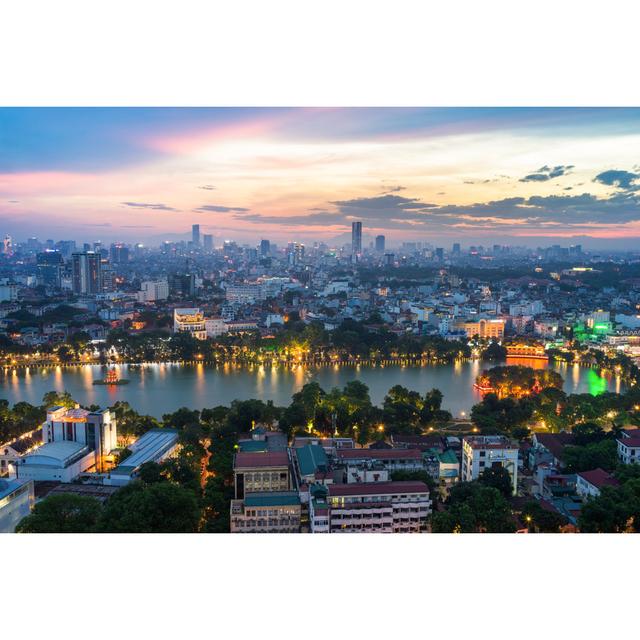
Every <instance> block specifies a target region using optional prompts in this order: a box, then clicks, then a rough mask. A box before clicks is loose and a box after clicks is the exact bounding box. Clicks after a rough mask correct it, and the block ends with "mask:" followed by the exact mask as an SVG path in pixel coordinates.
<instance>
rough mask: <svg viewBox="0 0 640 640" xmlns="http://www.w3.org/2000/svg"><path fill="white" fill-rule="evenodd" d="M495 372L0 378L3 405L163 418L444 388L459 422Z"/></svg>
mask: <svg viewBox="0 0 640 640" xmlns="http://www.w3.org/2000/svg"><path fill="white" fill-rule="evenodd" d="M509 364H524V365H526V366H533V367H535V368H544V367H547V366H549V367H551V368H552V369H554V370H555V371H557V372H558V373H560V375H562V377H563V378H564V380H565V384H564V389H565V391H566V392H567V393H592V394H594V395H595V394H598V393H602V392H603V391H607V390H610V391H616V392H620V391H623V390H624V389H623V386H622V384H621V382H620V378H619V377H613V376H611V377H602V376H601V375H600V374H599V373H598V372H597V371H596V370H595V369H591V368H588V367H581V366H579V365H566V364H552V365H547V363H545V362H544V361H541V360H517V361H516V360H509ZM491 366H493V364H491V363H486V362H479V361H461V362H455V363H451V364H437V365H425V366H398V365H393V366H380V365H378V366H359V365H353V366H348V365H336V366H334V365H329V366H322V367H314V366H306V367H301V366H299V367H297V368H294V369H287V368H284V367H282V366H280V367H277V368H264V367H258V366H254V367H253V368H251V367H241V366H234V365H224V366H219V367H214V366H208V365H204V364H193V365H189V364H164V363H163V364H146V365H126V364H124V365H116V369H117V371H118V374H119V375H120V377H121V378H128V379H129V380H130V383H129V384H128V385H125V386H116V387H114V386H111V387H107V386H94V385H93V381H94V380H95V379H99V378H103V377H104V376H105V373H106V367H102V366H100V365H85V366H77V367H69V368H61V367H53V368H49V369H45V370H42V369H34V368H32V369H30V370H16V371H11V370H5V371H4V372H0V398H6V399H7V400H9V402H10V403H11V404H13V403H15V402H19V401H21V400H24V401H26V402H30V403H31V404H40V403H41V402H42V396H43V395H44V394H45V393H46V392H47V391H51V390H56V391H68V392H69V393H70V394H71V395H72V397H73V398H75V399H76V400H77V401H78V402H80V403H81V404H83V405H90V404H97V405H100V406H103V407H105V406H110V405H112V404H114V403H115V402H116V401H117V400H126V401H127V402H129V403H130V404H131V406H132V407H133V408H134V409H135V410H136V411H138V412H140V413H146V414H150V415H153V416H156V417H158V418H160V417H162V415H163V414H164V413H170V412H172V411H175V410H176V409H178V408H179V407H183V406H186V407H189V408H193V409H202V408H203V407H214V406H216V405H219V404H224V405H228V404H229V403H230V402H231V401H232V400H236V399H237V400H246V399H248V398H260V399H262V400H273V402H274V403H275V404H276V405H287V404H289V402H290V400H291V395H292V394H293V393H295V392H296V391H298V390H299V389H300V388H301V387H302V385H304V384H306V383H307V382H311V381H317V382H318V383H319V384H320V386H322V387H323V388H324V389H325V390H329V389H330V388H331V387H335V386H338V387H342V386H344V385H345V384H346V383H347V382H349V381H350V380H360V381H361V382H364V383H365V384H366V385H367V386H368V387H369V390H370V393H371V400H372V401H373V403H374V404H381V403H382V401H383V399H384V396H385V394H386V392H387V391H388V390H389V389H390V388H391V387H392V386H394V385H396V384H400V385H403V386H405V387H407V388H409V389H411V390H414V391H418V392H420V393H424V392H425V391H427V390H429V389H432V388H434V387H435V388H438V389H440V391H442V393H443V394H444V401H443V408H445V409H448V410H449V411H451V413H452V414H453V415H454V417H462V416H463V414H466V415H468V414H469V411H470V409H471V407H472V406H473V405H474V404H475V403H477V402H479V400H480V398H481V396H480V393H479V392H478V391H477V390H475V389H474V388H473V383H474V380H475V378H476V376H477V375H478V373H480V372H481V371H482V370H483V369H486V368H489V367H491Z"/></svg>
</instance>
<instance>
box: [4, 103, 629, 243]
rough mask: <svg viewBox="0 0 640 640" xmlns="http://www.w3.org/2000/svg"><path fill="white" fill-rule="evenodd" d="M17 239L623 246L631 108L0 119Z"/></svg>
mask: <svg viewBox="0 0 640 640" xmlns="http://www.w3.org/2000/svg"><path fill="white" fill-rule="evenodd" d="M0 131H1V133H2V135H0V220H1V222H2V226H3V230H4V232H5V233H8V234H9V235H11V236H13V237H14V238H16V239H17V240H21V239H22V240H23V239H25V238H27V237H29V236H38V237H40V238H44V237H56V238H60V237H70V238H77V239H80V240H104V241H106V242H109V241H114V240H122V241H128V242H135V241H143V242H147V243H155V244H159V243H160V242H162V240H164V239H167V240H178V239H185V240H186V239H188V238H189V237H190V233H189V226H190V225H195V224H197V225H199V226H200V228H201V233H202V234H203V236H204V235H205V234H206V235H212V236H213V241H214V243H215V244H220V243H221V242H222V241H223V240H224V239H226V238H230V239H235V240H238V241H241V242H244V241H251V242H254V241H255V242H257V241H259V240H260V239H261V238H270V239H272V240H273V241H274V242H280V243H282V242H286V241H289V240H296V241H303V242H313V241H329V242H331V241H335V242H336V243H342V244H346V243H347V242H348V241H349V237H350V234H351V228H352V223H353V222H355V221H360V222H362V227H363V238H365V239H366V241H367V243H368V242H370V241H371V240H373V238H374V237H375V236H376V235H385V236H386V238H387V243H388V244H389V245H393V244H400V243H401V242H402V241H404V240H412V241H415V240H417V241H423V242H431V243H433V244H451V243H452V242H456V241H462V242H463V243H467V244H474V243H484V244H488V245H490V244H493V243H496V242H499V243H505V244H506V243H511V244H519V245H529V246H531V245H548V244H553V243H554V242H563V243H565V244H571V243H575V242H581V243H583V244H584V245H585V246H586V247H591V248H599V247H603V248H620V249H624V248H631V247H632V246H633V244H634V242H635V240H636V239H637V237H639V236H640V158H638V154H637V149H638V148H640V146H639V142H640V109H628V108H624V109H604V108H594V109H586V108H585V109H578V108H548V109H543V108H530V109H528V108H478V109H473V108H450V109H444V108H436V109H414V108H366V109H362V108H354V109H350V108H336V109H326V108H323V109H308V108H304V109H303V108H291V109H274V108H265V109H259V108H239V109H235V108H212V109H209V108H207V109H187V108H167V109H164V108H156V109H138V108H124V109H106V108H105V109H103V108H89V109H84V108H82V109H80V108H74V109H67V108H59V109H45V108H40V109H0Z"/></svg>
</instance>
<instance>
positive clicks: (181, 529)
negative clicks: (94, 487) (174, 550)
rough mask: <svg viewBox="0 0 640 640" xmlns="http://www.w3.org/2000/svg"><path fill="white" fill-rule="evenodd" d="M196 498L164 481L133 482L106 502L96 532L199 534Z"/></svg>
mask: <svg viewBox="0 0 640 640" xmlns="http://www.w3.org/2000/svg"><path fill="white" fill-rule="evenodd" d="M199 520H200V509H199V506H198V501H197V498H196V494H195V493H194V492H193V491H192V490H190V489H187V488H184V487H181V486H179V485H177V484H174V483H171V482H167V481H163V482H154V483H152V484H146V483H144V482H139V481H136V482H132V483H130V484H128V485H127V486H125V487H123V488H122V489H120V490H119V491H118V492H117V493H115V494H114V495H113V496H112V497H111V498H110V499H109V501H108V502H107V504H106V506H105V508H104V511H103V514H102V517H101V519H100V523H99V529H100V531H103V532H108V533H192V532H195V531H197V530H198V524H199Z"/></svg>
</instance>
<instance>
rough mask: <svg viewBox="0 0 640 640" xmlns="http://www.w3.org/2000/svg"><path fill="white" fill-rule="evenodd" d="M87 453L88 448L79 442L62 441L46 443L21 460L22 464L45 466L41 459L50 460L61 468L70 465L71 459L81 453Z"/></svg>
mask: <svg viewBox="0 0 640 640" xmlns="http://www.w3.org/2000/svg"><path fill="white" fill-rule="evenodd" d="M85 451H86V452H88V451H89V448H88V447H87V446H86V445H84V444H82V443H81V442H73V441H72V440H63V441H61V442H48V443H47V444H43V445H42V446H41V447H39V448H38V449H36V450H35V451H34V452H33V453H30V454H28V455H26V456H25V457H24V458H21V460H22V461H23V462H24V464H46V463H45V462H44V460H42V458H50V459H52V460H55V461H57V462H58V463H60V464H61V465H63V466H66V465H67V464H70V463H71V461H72V459H73V458H75V457H77V456H78V455H80V454H81V453H84V452H85Z"/></svg>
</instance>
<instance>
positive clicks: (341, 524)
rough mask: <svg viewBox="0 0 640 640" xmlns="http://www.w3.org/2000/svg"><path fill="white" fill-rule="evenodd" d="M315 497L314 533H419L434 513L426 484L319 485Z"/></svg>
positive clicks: (312, 509) (312, 507) (312, 512)
mask: <svg viewBox="0 0 640 640" xmlns="http://www.w3.org/2000/svg"><path fill="white" fill-rule="evenodd" d="M311 494H312V496H313V498H312V499H311V500H310V502H309V522H310V526H311V532H312V533H367V532H369V533H418V532H420V531H425V530H426V528H427V519H428V517H429V514H430V513H431V500H430V497H429V489H428V487H427V485H426V484H424V482H372V483H368V482H366V483H357V484H332V485H327V486H321V487H319V486H318V485H315V486H314V487H313V488H312V490H311Z"/></svg>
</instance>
